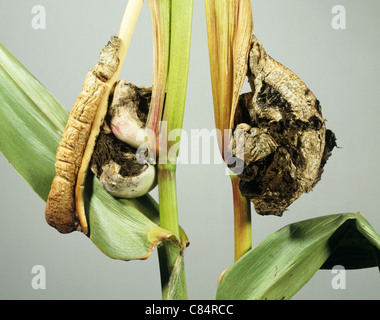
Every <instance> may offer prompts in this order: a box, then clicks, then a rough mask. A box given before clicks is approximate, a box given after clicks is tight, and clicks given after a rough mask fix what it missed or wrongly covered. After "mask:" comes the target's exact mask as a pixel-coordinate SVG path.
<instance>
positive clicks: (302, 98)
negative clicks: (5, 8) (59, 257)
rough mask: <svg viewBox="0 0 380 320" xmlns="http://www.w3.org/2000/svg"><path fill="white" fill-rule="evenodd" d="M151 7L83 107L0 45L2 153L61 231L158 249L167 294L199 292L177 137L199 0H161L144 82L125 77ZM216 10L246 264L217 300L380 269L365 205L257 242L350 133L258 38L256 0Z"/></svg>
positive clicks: (220, 108)
mask: <svg viewBox="0 0 380 320" xmlns="http://www.w3.org/2000/svg"><path fill="white" fill-rule="evenodd" d="M143 5H144V3H143V0H129V1H128V2H127V4H126V8H125V12H124V15H123V17H122V21H121V24H120V27H119V30H109V33H110V37H109V39H107V40H108V43H105V45H104V47H103V48H99V49H100V50H99V52H100V55H99V60H98V61H94V62H93V68H92V69H91V70H90V71H88V73H87V75H84V77H83V86H82V88H81V90H78V91H79V95H78V97H77V100H76V102H75V104H74V105H73V107H72V109H71V112H70V113H69V114H68V113H67V111H66V110H65V109H64V108H63V107H62V105H61V104H60V103H59V102H58V101H57V100H56V99H55V98H54V97H53V95H52V94H51V93H50V92H48V90H47V89H46V88H45V87H44V86H43V85H42V84H41V83H40V82H39V81H38V80H37V79H36V78H35V77H34V76H33V75H32V74H31V73H30V72H29V71H27V70H26V69H25V67H24V66H23V65H22V62H19V61H18V60H16V58H15V57H13V56H12V54H11V53H10V52H9V51H8V50H7V49H6V48H5V47H4V46H3V45H1V46H0V113H1V115H0V150H1V152H2V153H3V155H4V156H5V158H6V159H7V160H8V161H9V162H10V163H11V164H12V166H13V167H14V168H15V170H17V172H18V173H19V174H20V175H21V176H22V177H23V178H24V180H25V181H26V182H27V183H28V184H29V185H30V187H31V188H32V189H33V190H34V191H35V192H36V193H37V194H38V195H39V196H40V197H41V199H42V200H43V201H46V209H45V213H44V214H45V218H46V222H47V224H49V225H50V226H51V227H53V228H55V229H56V230H57V232H59V233H63V234H70V233H72V232H79V233H81V234H83V236H84V237H87V238H88V239H90V240H91V241H92V242H93V244H94V245H95V246H96V247H97V248H98V249H99V250H100V251H101V252H103V253H104V254H105V255H106V256H107V257H109V258H112V259H118V260H123V261H130V260H144V259H147V258H149V257H150V255H151V253H152V252H153V250H155V249H156V250H157V252H158V258H159V263H158V265H159V270H160V276H161V292H162V299H165V300H186V299H189V298H194V299H196V298H197V297H189V296H188V291H187V287H188V286H189V285H191V283H190V284H188V283H187V282H186V272H185V262H186V261H185V254H186V251H187V250H188V249H187V248H188V246H189V244H190V240H191V239H190V240H189V238H188V236H187V235H186V231H185V229H186V228H185V227H184V228H182V227H181V226H180V225H179V217H180V213H181V203H179V202H178V201H177V183H176V179H177V178H176V177H177V176H176V170H177V164H178V163H177V162H178V161H177V160H178V154H179V151H180V150H179V147H178V146H179V141H180V139H181V136H180V135H176V139H172V137H171V136H170V134H171V132H173V131H175V132H178V130H181V129H182V126H183V119H184V111H185V104H186V92H187V82H188V73H189V60H190V47H191V34H192V22H193V0H147V5H148V6H149V10H150V16H151V25H152V35H153V43H152V47H153V61H152V66H153V74H152V83H148V84H144V86H138V85H136V84H134V83H132V82H133V75H130V79H120V74H121V70H122V67H123V63H124V62H125V59H128V48H129V45H130V41H131V38H132V36H133V33H134V30H135V26H136V23H137V20H138V18H139V14H140V10H141V8H142V6H143ZM204 7H205V14H206V21H205V24H206V26H207V42H208V52H209V57H208V59H209V65H210V76H211V84H210V86H211V89H212V91H211V92H210V95H212V101H213V105H210V106H209V107H210V108H212V109H213V112H214V116H215V128H216V129H217V132H218V133H219V134H218V147H219V151H220V155H221V157H222V159H223V161H224V164H225V166H226V168H227V169H228V170H229V179H230V182H231V185H232V192H231V203H232V204H233V212H231V216H233V222H234V225H233V226H231V228H233V230H234V252H233V253H231V255H233V257H234V263H233V264H232V265H231V266H230V267H229V268H227V269H226V270H225V271H224V272H223V273H222V274H221V275H216V278H215V279H216V280H217V279H219V280H218V288H217V292H216V299H247V300H250V299H252V300H253V299H274V300H278V299H290V298H291V297H292V296H293V295H294V294H295V293H296V292H298V290H300V289H301V288H302V287H303V286H304V285H305V284H306V283H307V282H308V281H309V280H310V279H311V278H312V276H313V275H314V274H315V273H316V272H317V270H319V269H331V268H332V267H333V266H335V265H343V266H344V267H345V268H346V269H356V268H369V267H375V266H379V261H380V236H379V235H378V234H377V233H376V232H375V230H374V229H373V228H372V227H371V225H370V224H369V222H368V221H367V220H366V218H365V217H364V215H363V214H361V213H337V214H333V215H327V216H321V217H317V218H313V219H309V220H300V221H299V222H296V223H293V224H289V225H286V226H284V227H282V228H281V229H279V230H278V231H277V232H275V233H273V234H271V235H270V236H268V237H267V238H266V239H264V240H263V241H262V242H261V243H259V244H258V245H256V246H252V222H251V216H252V214H256V213H257V214H260V215H264V216H266V215H275V216H282V215H283V214H285V215H286V214H288V213H286V210H287V209H288V207H289V206H290V205H291V204H292V203H293V202H295V201H297V199H298V198H299V197H300V196H301V195H302V194H304V193H308V192H310V191H311V190H312V189H313V188H314V187H315V186H316V185H317V183H318V182H319V181H320V180H321V179H323V171H324V168H325V167H327V166H328V164H329V161H328V160H329V158H330V157H333V154H334V152H335V150H334V149H335V147H336V146H337V141H339V136H338V137H336V136H335V134H334V132H333V131H332V130H331V129H330V128H329V129H328V128H327V127H326V119H324V118H323V113H322V112H323V102H320V101H319V100H318V99H317V97H316V96H315V95H314V93H313V92H312V88H309V87H308V86H307V85H306V84H305V83H304V81H303V80H301V79H300V77H298V76H297V75H296V74H295V73H294V72H293V71H291V70H290V69H289V68H287V67H286V66H284V65H283V64H281V63H280V62H278V61H277V60H275V56H280V54H281V53H278V52H277V53H276V52H267V51H266V50H265V49H264V46H265V39H260V40H259V39H258V38H256V36H255V30H254V21H253V14H252V7H251V1H249V0H204ZM89 28H90V27H89ZM272 55H273V58H272ZM246 81H247V82H248V83H249V87H250V91H249V92H246V93H243V92H242V88H243V85H244V82H246ZM78 89H80V88H78ZM187 110H188V112H191V105H189V106H187ZM176 130H177V131H176ZM337 139H338V140H337ZM167 150H171V151H173V150H174V151H173V152H169V153H168V152H167ZM26 152H27V154H28V157H27V158H25V157H24V156H23V155H24V154H25V153H26ZM202 183H207V181H203V182H202ZM155 188H157V190H158V199H157V200H155V199H154V198H153V197H152V196H151V195H150V192H151V191H152V190H153V189H155ZM251 207H252V208H251ZM41 214H43V213H41ZM205 214H207V212H205ZM262 221H263V222H262V223H265V220H262ZM67 236H69V235H67ZM353 253H355V254H353ZM79 263H80V262H79Z"/></svg>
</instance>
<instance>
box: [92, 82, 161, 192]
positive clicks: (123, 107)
mask: <svg viewBox="0 0 380 320" xmlns="http://www.w3.org/2000/svg"><path fill="white" fill-rule="evenodd" d="M151 94H152V88H150V87H137V86H135V85H133V84H131V83H126V82H125V81H124V80H120V81H118V83H117V84H116V86H115V90H114V92H113V93H112V95H111V97H110V105H109V108H108V115H107V117H106V121H105V123H104V125H103V127H102V129H101V132H100V135H99V137H98V139H97V142H96V145H95V149H94V152H93V155H92V159H91V170H92V172H93V173H94V174H95V175H96V176H97V178H98V179H99V181H100V183H101V185H102V186H103V188H104V189H105V190H107V192H108V193H110V194H112V195H113V196H116V197H121V198H136V197H140V196H142V195H144V194H146V193H147V192H149V191H150V190H151V189H152V188H154V187H155V186H156V184H157V179H156V168H155V166H154V165H151V164H148V163H146V164H141V163H140V162H141V161H138V159H137V156H136V154H137V149H136V148H137V147H138V146H139V142H138V141H136V134H137V133H138V130H143V129H144V128H145V123H146V119H147V115H148V112H149V106H150V99H151ZM110 127H111V128H112V130H111V128H110Z"/></svg>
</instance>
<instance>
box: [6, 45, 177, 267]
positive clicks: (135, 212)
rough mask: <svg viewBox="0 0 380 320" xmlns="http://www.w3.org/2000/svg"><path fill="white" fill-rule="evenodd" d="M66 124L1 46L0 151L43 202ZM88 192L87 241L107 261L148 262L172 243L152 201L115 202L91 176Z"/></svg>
mask: <svg viewBox="0 0 380 320" xmlns="http://www.w3.org/2000/svg"><path fill="white" fill-rule="evenodd" d="M78 89H80V88H78ZM67 119H68V113H67V111H66V110H65V109H64V108H63V107H62V106H61V105H60V103H59V102H58V101H57V100H56V99H55V98H54V97H53V96H52V95H51V94H50V93H49V92H48V91H47V90H46V89H45V88H44V87H43V85H42V84H41V83H40V82H38V80H37V79H35V78H34V77H33V76H32V75H31V74H30V73H29V72H28V71H27V70H26V69H25V68H24V67H23V66H22V65H21V64H20V63H19V62H18V61H17V60H16V59H15V58H14V57H13V56H12V55H11V54H10V53H9V52H8V51H7V50H6V49H5V48H4V47H3V46H2V45H1V44H0V151H1V152H2V153H3V154H4V156H5V157H6V158H7V160H8V161H9V162H10V163H11V164H12V166H13V167H14V168H15V169H16V170H17V172H18V173H19V174H20V175H21V176H22V177H23V178H24V179H25V181H26V182H27V183H28V184H29V185H30V186H31V187H32V188H33V190H34V191H35V192H36V193H37V194H38V195H39V196H40V197H41V198H42V199H43V200H44V201H46V199H47V196H48V194H49V190H50V185H51V182H52V180H53V178H54V176H55V169H54V163H55V153H56V150H57V147H58V143H59V141H60V139H61V136H62V132H63V130H64V127H65V125H66V122H67ZM87 186H88V187H87V188H86V189H87V190H86V207H87V219H88V222H89V228H90V232H89V238H90V239H91V240H92V241H93V243H94V244H95V245H96V246H97V247H98V248H99V249H100V250H101V251H102V252H104V253H105V254H106V255H108V256H109V257H111V258H114V259H121V260H131V259H145V258H147V257H148V256H149V255H150V253H151V252H152V250H153V249H154V247H155V246H156V245H158V244H159V243H161V242H162V241H164V240H166V239H169V238H170V239H174V237H173V235H172V234H171V233H169V232H168V231H166V230H164V229H162V228H161V227H159V226H158V225H157V224H156V223H154V222H157V221H158V220H159V218H158V206H157V204H156V203H155V201H154V200H153V199H152V198H151V197H150V196H149V195H147V196H144V197H141V198H139V199H134V200H125V199H123V200H122V199H117V198H114V197H112V196H111V195H109V194H108V193H107V192H106V191H105V190H104V189H103V188H102V187H101V186H100V183H99V182H98V180H97V179H96V178H94V176H93V175H89V178H88V183H87ZM41 214H44V212H41ZM174 240H175V242H177V240H176V239H174Z"/></svg>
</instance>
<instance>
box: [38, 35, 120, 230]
mask: <svg viewBox="0 0 380 320" xmlns="http://www.w3.org/2000/svg"><path fill="white" fill-rule="evenodd" d="M119 46H120V40H119V38H118V37H116V36H113V37H112V38H111V40H110V41H109V43H108V44H107V45H106V46H105V47H104V48H103V50H102V52H101V53H100V62H99V63H97V64H96V65H95V67H94V69H93V70H91V71H89V72H88V73H87V76H86V78H85V81H84V84H83V88H82V91H81V93H80V94H79V96H78V99H77V101H76V102H75V104H74V106H73V108H72V110H71V113H70V116H69V120H68V122H67V125H66V127H65V130H64V133H63V136H62V139H61V141H60V143H59V146H58V149H57V153H56V158H57V161H56V163H55V168H56V176H55V177H54V179H53V182H52V186H51V189H50V193H49V196H48V200H47V203H46V209H45V218H46V221H47V223H48V224H49V225H51V226H53V227H54V228H56V229H57V230H58V231H59V232H61V233H69V232H72V231H74V230H81V229H82V228H81V226H80V224H79V220H78V216H77V214H76V208H75V196H74V189H75V185H76V179H77V175H78V171H79V169H80V167H81V164H82V158H83V154H84V151H85V149H86V145H87V141H88V139H89V136H90V133H91V130H92V124H93V122H94V119H95V116H96V112H97V110H98V107H99V105H100V104H101V102H102V100H103V99H104V94H105V93H106V90H107V83H106V81H107V80H108V79H110V78H111V77H112V75H113V73H114V72H115V70H116V68H117V66H118V64H119V58H118V56H117V51H118V49H119Z"/></svg>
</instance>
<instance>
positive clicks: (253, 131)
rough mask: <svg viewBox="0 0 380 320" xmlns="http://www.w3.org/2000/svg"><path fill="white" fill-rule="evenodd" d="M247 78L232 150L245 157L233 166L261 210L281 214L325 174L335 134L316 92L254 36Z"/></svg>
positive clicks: (243, 188)
mask: <svg viewBox="0 0 380 320" xmlns="http://www.w3.org/2000/svg"><path fill="white" fill-rule="evenodd" d="M248 79H249V83H250V85H251V89H252V92H249V93H246V94H242V95H241V96H240V99H239V102H238V108H237V111H236V114H235V119H234V120H235V121H234V124H235V130H234V133H233V139H232V140H231V150H230V152H231V155H232V156H233V157H236V158H237V159H240V160H241V161H240V165H236V166H232V165H231V166H230V168H231V170H232V171H234V172H235V173H236V174H237V175H238V177H239V179H240V183H239V187H240V191H241V193H242V195H243V196H245V197H247V198H249V199H251V201H252V202H253V204H254V207H255V210H256V212H257V213H259V214H262V215H278V216H281V215H282V213H283V212H284V211H285V210H286V208H287V207H288V206H289V205H290V204H291V203H293V201H295V200H296V199H297V198H299V197H300V195H301V194H302V193H304V192H309V191H311V190H312V188H313V187H314V186H315V185H316V184H317V182H318V181H319V180H320V179H321V175H322V172H323V167H324V165H325V164H326V161H327V159H328V158H329V156H330V155H331V151H332V150H333V148H334V147H335V146H336V142H335V141H336V139H335V135H334V133H333V132H332V131H331V130H327V129H326V126H325V120H324V119H323V118H322V112H321V106H320V103H319V101H318V100H317V99H316V97H315V96H314V94H313V93H312V92H311V91H310V90H309V89H308V88H307V87H306V85H305V83H304V82H303V81H302V80H301V79H300V78H299V77H298V76H297V75H295V74H294V73H293V72H292V71H291V70H289V69H288V68H286V67H284V66H283V65H282V64H280V63H279V62H277V61H275V60H274V59H272V58H271V57H270V56H269V55H268V54H267V53H266V52H265V50H264V48H263V46H262V44H261V43H260V42H259V41H258V40H257V39H256V38H255V37H254V36H252V46H251V50H250V56H249V70H248ZM243 144H244V147H243V148H242V145H243Z"/></svg>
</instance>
